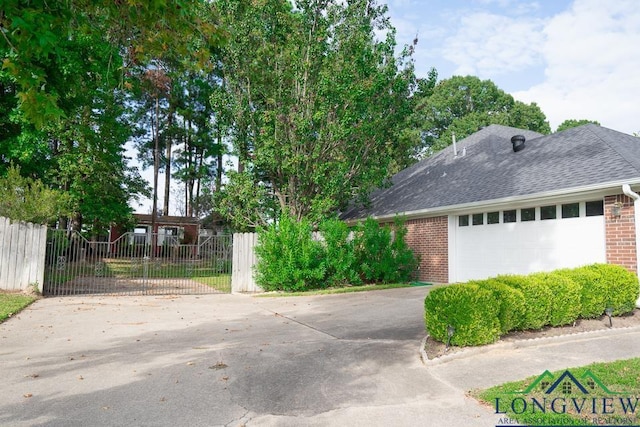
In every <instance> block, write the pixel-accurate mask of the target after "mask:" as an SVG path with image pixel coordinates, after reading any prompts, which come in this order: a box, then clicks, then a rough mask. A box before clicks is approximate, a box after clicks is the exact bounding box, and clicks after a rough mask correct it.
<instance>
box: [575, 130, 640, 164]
mask: <svg viewBox="0 0 640 427" xmlns="http://www.w3.org/2000/svg"><path fill="white" fill-rule="evenodd" d="M579 127H584V128H585V130H588V131H589V132H591V133H592V134H593V135H595V136H596V138H598V139H599V140H600V141H602V142H604V143H605V144H607V146H608V147H609V148H611V149H612V150H613V151H615V152H616V154H617V155H618V156H620V157H621V158H622V159H623V160H624V161H625V162H626V163H627V164H628V165H629V166H631V167H632V168H633V169H635V170H636V171H638V173H640V168H638V167H636V165H634V164H633V163H632V162H631V161H629V159H628V158H627V156H626V155H624V154H623V153H621V152H620V150H618V148H617V147H616V146H615V145H613V144H610V143H609V141H608V140H606V139H605V138H603V137H602V136H601V135H600V134H599V132H596V131H595V130H594V128H595V129H597V130H598V131H606V132H615V133H620V134H622V135H627V134H625V133H622V132H618V131H615V130H613V129H609V128H606V127H603V126H599V125H596V124H593V123H587V124H585V125H582V126H579Z"/></svg>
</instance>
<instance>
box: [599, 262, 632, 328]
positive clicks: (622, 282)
mask: <svg viewBox="0 0 640 427" xmlns="http://www.w3.org/2000/svg"><path fill="white" fill-rule="evenodd" d="M587 268H588V269H590V270H591V271H593V272H595V273H597V274H599V275H600V280H601V281H602V282H604V283H606V308H611V309H613V314H614V315H615V316H617V315H620V314H624V313H628V312H630V311H633V309H634V308H635V306H636V301H637V299H638V293H639V292H640V288H639V287H638V276H636V275H635V273H632V272H630V271H628V270H626V269H625V268H624V267H621V266H619V265H613V264H594V265H591V266H589V267H587ZM600 314H602V312H600Z"/></svg>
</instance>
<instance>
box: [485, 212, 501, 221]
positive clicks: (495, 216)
mask: <svg viewBox="0 0 640 427" xmlns="http://www.w3.org/2000/svg"><path fill="white" fill-rule="evenodd" d="M499 222H500V212H489V213H488V214H487V224H498V223H499Z"/></svg>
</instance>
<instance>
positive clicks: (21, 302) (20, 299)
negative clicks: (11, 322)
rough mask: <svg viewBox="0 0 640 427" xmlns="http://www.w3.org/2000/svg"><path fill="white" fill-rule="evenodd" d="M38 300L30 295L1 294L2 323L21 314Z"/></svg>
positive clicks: (0, 314)
mask: <svg viewBox="0 0 640 427" xmlns="http://www.w3.org/2000/svg"><path fill="white" fill-rule="evenodd" d="M36 299H37V298H36V297H33V296H30V295H22V294H7V293H0V322H4V321H5V320H6V319H8V318H9V317H11V316H13V315H15V314H16V313H19V312H20V311H21V310H22V309H23V308H25V307H26V306H28V305H29V304H31V303H32V302H34V301H35V300H36Z"/></svg>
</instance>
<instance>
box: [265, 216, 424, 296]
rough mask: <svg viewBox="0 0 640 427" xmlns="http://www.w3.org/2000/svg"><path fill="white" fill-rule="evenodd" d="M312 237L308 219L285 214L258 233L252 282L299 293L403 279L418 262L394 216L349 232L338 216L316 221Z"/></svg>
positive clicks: (406, 279) (266, 288) (400, 225)
mask: <svg viewBox="0 0 640 427" xmlns="http://www.w3.org/2000/svg"><path fill="white" fill-rule="evenodd" d="M319 229H320V233H316V234H315V239H314V237H313V236H312V227H311V224H310V223H309V221H307V220H301V221H296V220H295V218H293V217H292V216H291V215H288V214H285V215H283V216H282V217H281V218H280V220H279V221H278V222H277V223H274V224H271V225H270V226H268V227H263V228H260V229H259V231H258V246H257V247H256V255H257V257H258V263H257V266H256V282H257V283H258V284H259V285H260V286H262V288H263V289H265V290H285V291H302V290H307V289H315V288H324V287H328V286H345V285H353V284H361V283H363V282H364V283H392V282H406V281H408V280H409V277H410V274H411V272H412V271H413V269H414V268H415V266H416V261H415V258H414V256H413V253H412V252H411V250H410V249H409V248H408V247H407V246H406V243H405V242H404V235H405V233H406V228H405V227H404V224H403V222H402V221H400V220H398V221H397V222H396V226H395V234H396V235H395V237H392V235H391V230H390V228H389V227H388V226H385V227H381V226H379V225H378V224H377V223H376V222H375V220H373V219H369V220H367V221H366V222H365V223H364V224H360V225H359V226H358V227H357V229H356V230H355V231H354V233H353V239H352V237H351V232H350V230H349V229H348V227H347V226H346V225H345V224H344V223H342V222H340V221H338V220H337V219H329V220H325V221H323V222H322V223H320V227H319Z"/></svg>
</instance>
